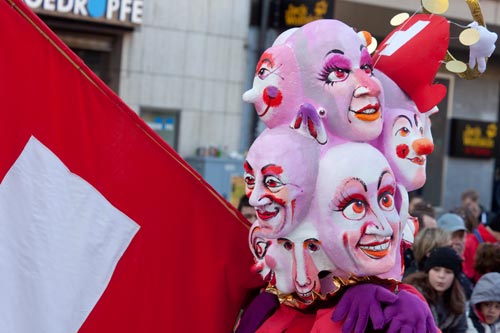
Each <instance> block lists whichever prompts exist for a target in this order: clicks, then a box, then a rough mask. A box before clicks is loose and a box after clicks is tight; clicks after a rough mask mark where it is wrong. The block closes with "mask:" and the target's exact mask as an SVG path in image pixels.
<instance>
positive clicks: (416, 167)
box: [374, 72, 437, 191]
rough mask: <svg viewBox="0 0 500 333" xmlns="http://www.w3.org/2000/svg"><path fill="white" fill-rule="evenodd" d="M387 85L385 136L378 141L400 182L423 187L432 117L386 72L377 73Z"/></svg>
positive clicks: (430, 150) (429, 151)
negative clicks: (417, 105) (419, 108)
mask: <svg viewBox="0 0 500 333" xmlns="http://www.w3.org/2000/svg"><path fill="white" fill-rule="evenodd" d="M377 76H378V77H379V78H380V81H381V82H382V85H383V87H384V91H385V92H386V94H385V96H386V97H385V117H384V128H383V132H382V135H381V136H380V137H379V138H378V139H377V141H376V142H375V143H374V145H375V146H377V147H378V148H379V149H380V150H381V151H382V153H383V154H384V155H385V156H386V158H387V160H388V161H389V164H390V165H391V168H392V170H393V171H394V175H395V176H396V179H397V181H398V183H399V184H401V185H403V186H404V187H406V189H407V190H408V191H413V190H416V189H419V188H421V187H422V186H423V185H424V183H425V180H426V164H427V156H428V155H429V154H430V153H432V151H433V149H434V143H433V139H432V134H431V120H430V118H429V116H431V115H432V114H434V112H435V111H437V108H436V109H435V111H429V112H426V113H422V112H419V110H418V109H417V107H416V105H415V103H414V102H413V101H412V100H411V99H410V98H409V97H408V96H407V95H406V94H405V93H404V92H403V91H402V90H401V89H400V88H399V87H398V86H397V85H396V84H395V83H394V82H393V81H392V80H391V79H390V78H388V77H387V76H386V75H385V74H383V73H381V72H377Z"/></svg>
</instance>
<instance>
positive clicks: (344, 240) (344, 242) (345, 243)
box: [342, 234, 349, 247]
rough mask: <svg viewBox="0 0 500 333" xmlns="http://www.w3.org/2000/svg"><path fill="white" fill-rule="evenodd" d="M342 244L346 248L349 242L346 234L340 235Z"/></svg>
mask: <svg viewBox="0 0 500 333" xmlns="http://www.w3.org/2000/svg"><path fill="white" fill-rule="evenodd" d="M342 243H343V244H344V247H347V245H348V243H349V240H348V239H347V234H343V235H342Z"/></svg>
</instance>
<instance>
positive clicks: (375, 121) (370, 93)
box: [288, 20, 382, 141]
mask: <svg viewBox="0 0 500 333" xmlns="http://www.w3.org/2000/svg"><path fill="white" fill-rule="evenodd" d="M288 43H289V44H291V45H293V47H294V52H295V56H296V58H297V61H298V64H299V69H300V74H301V79H302V86H303V91H304V96H305V99H306V101H307V102H308V103H311V104H312V105H314V106H315V108H316V109H317V110H318V112H319V113H320V114H321V115H322V116H323V117H324V121H325V127H326V128H327V130H328V131H329V132H330V133H332V134H333V135H336V136H339V137H342V138H344V139H348V140H353V141H368V140H373V139H375V138H376V137H377V136H378V135H379V134H380V132H381V130H382V109H381V102H380V100H381V86H380V82H379V81H378V80H377V79H376V78H375V77H374V76H373V73H372V62H371V58H370V55H369V53H368V51H367V49H366V47H364V46H363V45H362V42H361V40H360V38H359V37H358V35H357V34H356V33H355V32H354V30H353V29H352V28H351V27H349V26H347V25H345V24H344V23H342V22H340V21H336V20H319V21H314V22H311V23H309V24H306V25H305V26H303V27H302V28H301V29H299V30H298V31H297V32H296V33H294V35H293V36H292V37H291V38H290V39H289V40H288Z"/></svg>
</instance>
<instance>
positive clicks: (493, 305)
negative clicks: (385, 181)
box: [403, 190, 500, 333]
mask: <svg viewBox="0 0 500 333" xmlns="http://www.w3.org/2000/svg"><path fill="white" fill-rule="evenodd" d="M409 210H410V215H411V216H413V217H414V218H415V219H417V220H418V223H416V224H417V225H418V231H417V234H416V237H415V241H414V243H413V246H412V247H411V248H409V249H407V250H406V251H405V256H404V261H405V271H404V278H403V282H404V283H408V284H411V285H413V286H415V287H416V288H417V289H418V290H419V291H420V292H421V294H422V295H423V296H424V297H425V299H426V300H427V303H428V304H429V307H430V308H431V311H432V315H433V317H434V321H435V322H436V325H437V326H438V327H439V328H440V330H441V331H442V333H461V332H466V333H475V332H478V333H485V332H500V215H495V214H493V213H491V212H488V211H487V210H485V209H484V207H482V206H481V205H480V202H479V195H478V193H477V191H475V190H467V191H464V192H463V193H462V195H461V206H460V207H457V208H455V209H453V210H451V211H450V212H446V213H444V214H440V215H439V216H438V215H437V214H436V212H435V210H434V208H433V207H432V205H430V204H429V203H427V202H425V200H424V199H423V198H421V197H419V196H413V197H411V198H410V205H409Z"/></svg>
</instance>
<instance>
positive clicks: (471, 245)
mask: <svg viewBox="0 0 500 333" xmlns="http://www.w3.org/2000/svg"><path fill="white" fill-rule="evenodd" d="M477 231H478V232H479V234H480V235H481V237H482V238H483V241H484V242H485V243H495V242H496V241H497V239H496V238H495V236H493V235H492V234H491V233H490V232H489V231H488V230H487V229H486V227H485V226H484V225H482V224H479V226H478V227H477ZM478 246H479V240H478V239H477V237H476V235H475V234H474V233H468V234H467V235H466V236H465V249H464V261H463V262H462V270H463V271H464V274H465V275H466V276H467V277H468V278H469V279H471V280H472V281H474V282H475V281H477V280H478V279H479V276H478V274H477V273H476V271H475V270H474V256H475V255H476V251H477V248H478Z"/></svg>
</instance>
